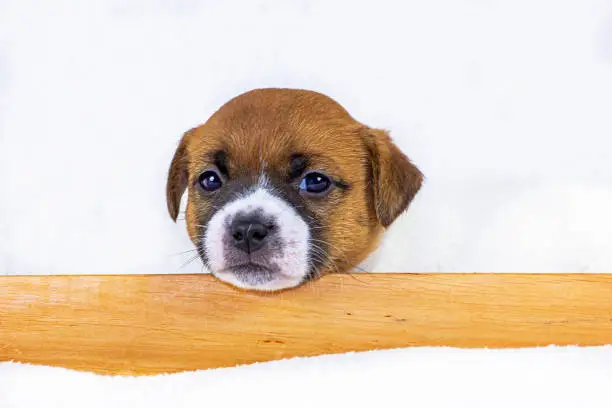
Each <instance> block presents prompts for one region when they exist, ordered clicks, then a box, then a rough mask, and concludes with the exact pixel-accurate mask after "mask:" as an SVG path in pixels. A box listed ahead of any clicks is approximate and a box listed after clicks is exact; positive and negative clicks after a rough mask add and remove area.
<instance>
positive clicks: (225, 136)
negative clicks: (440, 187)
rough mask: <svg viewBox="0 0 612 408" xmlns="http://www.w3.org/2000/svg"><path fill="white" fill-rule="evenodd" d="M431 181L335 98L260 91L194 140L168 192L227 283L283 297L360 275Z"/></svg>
mask: <svg viewBox="0 0 612 408" xmlns="http://www.w3.org/2000/svg"><path fill="white" fill-rule="evenodd" d="M422 180H423V175H422V173H421V172H420V171H419V169H417V167H416V166H415V165H413V164H412V163H411V162H410V160H409V159H408V158H407V157H406V156H405V155H404V154H403V153H402V152H401V151H400V150H399V149H398V148H397V147H396V146H395V145H394V144H393V142H392V141H391V139H390V137H389V135H388V134H387V132H385V131H382V130H378V129H372V128H369V127H367V126H365V125H363V124H361V123H359V122H358V121H356V120H355V119H353V118H352V117H351V116H350V115H349V113H348V112H347V111H346V110H345V109H344V108H343V107H342V106H340V105H339V104H338V103H337V102H335V101H334V100H332V99H330V98H329V97H327V96H325V95H322V94H320V93H317V92H312V91H306V90H296V89H256V90H253V91H250V92H247V93H244V94H242V95H239V96H237V97H236V98H234V99H232V100H230V101H229V102H227V103H226V104H225V105H223V106H222V107H221V108H220V109H219V110H218V111H217V112H215V113H214V114H213V115H212V116H211V117H210V119H208V121H207V122H206V123H205V124H203V125H201V126H199V127H196V128H194V129H191V130H190V131H188V132H187V133H185V135H184V136H183V138H182V140H181V141H180V144H179V146H178V148H177V150H176V153H175V155H174V158H173V159H172V163H171V165H170V170H169V173H168V181H167V187H166V196H167V204H168V211H169V213H170V216H171V217H172V219H173V220H175V221H176V218H177V216H178V213H179V206H180V202H181V197H182V195H183V194H184V192H185V190H186V189H187V190H188V201H187V209H186V213H185V214H186V216H185V219H186V222H187V231H188V233H189V236H190V238H191V240H192V241H193V243H194V244H195V246H196V248H197V250H198V253H199V255H200V257H201V259H202V261H203V263H204V265H205V266H206V268H207V269H209V270H210V271H211V272H212V274H213V275H214V276H216V277H217V278H218V279H220V280H222V281H224V282H226V283H229V284H231V285H234V286H237V287H239V288H243V289H253V290H262V291H275V290H281V289H287V288H291V287H295V286H298V285H300V284H301V283H303V282H305V281H307V280H309V279H313V278H316V277H319V276H321V275H324V274H327V273H332V272H346V271H349V270H352V269H353V268H354V267H356V266H357V265H358V264H360V263H361V262H362V261H364V260H365V259H366V258H367V257H368V255H369V254H370V253H372V252H373V251H374V249H375V248H376V247H377V245H378V243H379V239H380V237H381V234H382V233H383V231H384V230H385V228H386V227H388V226H389V225H391V223H392V222H393V221H394V220H395V219H396V218H397V217H398V216H399V215H400V214H401V213H402V212H403V211H404V210H406V209H407V207H408V205H409V203H410V202H411V200H412V199H413V198H414V196H415V195H416V194H417V192H418V191H419V189H420V187H421V183H422Z"/></svg>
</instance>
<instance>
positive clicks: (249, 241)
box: [232, 220, 268, 254]
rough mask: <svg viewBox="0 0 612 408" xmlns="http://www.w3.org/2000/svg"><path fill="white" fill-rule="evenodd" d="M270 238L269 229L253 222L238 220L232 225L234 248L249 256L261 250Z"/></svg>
mask: <svg viewBox="0 0 612 408" xmlns="http://www.w3.org/2000/svg"><path fill="white" fill-rule="evenodd" d="M267 236H268V227H266V226H265V225H264V224H262V223H260V222H257V221H252V220H236V221H234V222H233V223H232V239H233V240H234V246H235V247H236V248H238V249H240V250H242V251H244V252H246V253H247V254H250V253H251V252H255V251H257V250H258V249H260V248H261V247H262V246H263V245H264V243H265V241H266V237H267Z"/></svg>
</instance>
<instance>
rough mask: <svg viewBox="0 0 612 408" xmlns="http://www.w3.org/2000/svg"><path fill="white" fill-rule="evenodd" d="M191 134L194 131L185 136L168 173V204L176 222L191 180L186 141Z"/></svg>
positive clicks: (169, 211) (171, 215)
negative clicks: (182, 199)
mask: <svg viewBox="0 0 612 408" xmlns="http://www.w3.org/2000/svg"><path fill="white" fill-rule="evenodd" d="M191 132H192V130H190V131H189V132H187V133H185V134H184V135H183V137H182V139H181V142H180V143H179V145H178V147H177V149H176V152H175V153H174V157H173V158H172V163H171V164H170V170H169V171H168V181H167V182H166V204H167V205H168V213H169V214H170V217H171V218H172V220H173V221H175V222H176V219H177V218H178V214H179V210H180V206H181V198H182V197H183V194H184V193H185V190H186V189H187V182H188V179H189V174H188V163H189V161H188V156H187V147H186V140H187V138H188V137H189V135H190V134H191Z"/></svg>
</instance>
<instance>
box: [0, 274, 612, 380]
mask: <svg viewBox="0 0 612 408" xmlns="http://www.w3.org/2000/svg"><path fill="white" fill-rule="evenodd" d="M611 343H612V275H586V274H576V275H548V274H547V275H524V274H520V275H518V274H517V275H511V274H359V275H356V276H354V275H332V276H328V277H326V278H324V279H323V280H321V281H319V282H316V283H314V284H310V285H307V286H304V287H301V288H299V289H297V290H293V291H288V292H285V293H281V294H272V295H262V294H256V293H247V292H241V291H237V290H235V289H233V288H230V287H228V286H226V285H224V284H221V283H219V282H217V281H215V280H214V279H213V278H212V277H211V276H207V275H178V276H177V275H163V276H45V277H24V276H19V277H17V276H13V277H0V361H6V360H16V361H23V362H29V363H36V364H46V365H57V366H64V367H69V368H73V369H78V370H91V371H95V372H99V373H121V374H153V373H162V372H177V371H183V370H195V369H204V368H212V367H225V366H234V365H237V364H246V363H252V362H257V361H268V360H274V359H281V358H287V357H294V356H314V355H319V354H324V353H341V352H347V351H360V350H370V349H381V348H394V347H407V346H455V347H528V346H545V345H549V344H558V345H569V344H580V345H585V346H586V345H603V344H611Z"/></svg>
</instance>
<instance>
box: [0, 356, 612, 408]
mask: <svg viewBox="0 0 612 408" xmlns="http://www.w3.org/2000/svg"><path fill="white" fill-rule="evenodd" d="M610 390H612V346H606V347H592V348H578V347H546V348H539V349H519V350H459V349H451V348H411V349H398V350H388V351H373V352H366V353H357V354H341V355H332V356H323V357H316V358H303V359H292V360H284V361H278V362H270V363H263V364H255V365H251V366H244V367H237V368H229V369H218V370H208V371H199V372H190V373H180V374H172V375H165V376H152V377H137V378H134V377H108V376H97V375H94V374H89V373H78V372H74V371H69V370H65V369H60V368H49V367H36V366H28V365H20V364H14V363H0V407H1V408H43V407H44V408H52V407H57V408H60V407H61V408H73V407H74V408H82V407H87V408H108V407H112V408H123V407H126V408H138V407H143V408H144V407H146V408H157V407H159V408H162V407H163V408H170V407H172V408H178V407H266V408H273V407H283V408H293V407H308V408H313V407H334V408H339V407H372V408H378V407H418V408H429V407H453V408H459V407H466V408H468V407H469V408H480V407H482V408H506V407H508V408H510V407H512V408H532V407H533V408H547V407H551V408H552V407H554V408H570V407H571V408H574V407H577V408H600V407H601V408H609V407H612V392H610Z"/></svg>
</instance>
